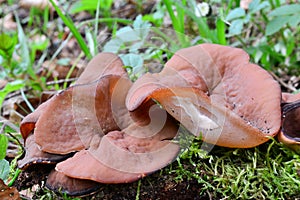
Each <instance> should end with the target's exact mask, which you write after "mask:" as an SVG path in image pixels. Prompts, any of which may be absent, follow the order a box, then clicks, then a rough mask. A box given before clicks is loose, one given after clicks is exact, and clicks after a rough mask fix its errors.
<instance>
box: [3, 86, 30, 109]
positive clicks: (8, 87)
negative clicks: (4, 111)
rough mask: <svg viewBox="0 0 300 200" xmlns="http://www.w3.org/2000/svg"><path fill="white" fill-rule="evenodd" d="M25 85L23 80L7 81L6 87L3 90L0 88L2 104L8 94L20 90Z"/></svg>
mask: <svg viewBox="0 0 300 200" xmlns="http://www.w3.org/2000/svg"><path fill="white" fill-rule="evenodd" d="M24 86H25V84H24V82H23V81H22V80H15V81H13V82H10V83H7V84H6V85H5V87H4V88H3V89H2V90H0V106H2V103H3V101H4V99H5V97H6V95H7V94H9V93H10V92H13V91H16V90H19V89H21V88H22V87H24Z"/></svg>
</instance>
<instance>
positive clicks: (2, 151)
mask: <svg viewBox="0 0 300 200" xmlns="http://www.w3.org/2000/svg"><path fill="white" fill-rule="evenodd" d="M2 126H3V125H2ZM7 146H8V139H7V137H6V136H5V135H3V134H0V160H2V159H4V158H5V156H6V150H7Z"/></svg>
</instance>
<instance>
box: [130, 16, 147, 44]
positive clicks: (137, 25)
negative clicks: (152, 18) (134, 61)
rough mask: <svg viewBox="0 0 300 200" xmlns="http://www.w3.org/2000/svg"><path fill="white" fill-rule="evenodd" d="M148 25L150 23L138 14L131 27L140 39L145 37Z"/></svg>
mask: <svg viewBox="0 0 300 200" xmlns="http://www.w3.org/2000/svg"><path fill="white" fill-rule="evenodd" d="M150 27H151V24H150V23H149V22H147V21H144V20H143V18H142V16H141V15H138V16H137V17H136V19H135V20H134V22H133V29H134V30H135V32H136V33H137V34H138V36H139V37H140V38H141V39H142V40H144V39H145V38H147V36H148V33H149V30H150Z"/></svg>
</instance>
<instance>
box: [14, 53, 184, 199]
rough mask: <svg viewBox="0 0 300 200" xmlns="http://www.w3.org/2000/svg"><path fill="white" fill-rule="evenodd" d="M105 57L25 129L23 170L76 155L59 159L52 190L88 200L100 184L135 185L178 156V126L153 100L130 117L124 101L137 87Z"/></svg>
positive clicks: (116, 62) (26, 121)
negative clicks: (135, 182) (175, 139)
mask: <svg viewBox="0 0 300 200" xmlns="http://www.w3.org/2000/svg"><path fill="white" fill-rule="evenodd" d="M102 55H106V54H102ZM106 56H108V57H107V60H105V58H104V57H102V56H101V55H99V56H97V57H96V58H95V59H93V60H92V61H91V62H90V63H89V64H88V66H87V68H86V69H85V71H84V72H83V73H82V75H81V76H80V77H79V79H78V81H77V83H76V84H75V85H73V86H72V87H69V88H68V89H66V90H64V91H62V92H60V93H58V94H57V95H55V96H53V97H52V98H51V99H50V100H49V101H47V102H46V103H45V104H43V106H42V107H40V108H39V109H37V111H36V113H33V114H32V115H31V116H29V118H28V119H26V118H25V119H24V124H23V125H24V127H25V126H26V125H28V124H29V123H32V125H33V126H30V127H29V126H28V127H29V128H24V135H28V134H30V133H31V132H32V131H33V135H30V136H28V140H27V141H26V144H25V145H26V154H25V157H24V159H23V160H21V161H19V164H20V166H21V167H26V166H28V165H29V164H31V163H35V162H41V163H42V162H43V161H44V162H49V163H50V162H51V163H52V160H51V159H52V158H53V159H54V157H52V156H57V154H60V156H59V155H58V157H55V160H53V163H55V162H56V161H58V159H60V158H62V159H65V158H66V157H64V156H65V155H70V153H73V154H74V155H72V156H71V157H70V158H69V159H67V160H64V161H61V160H59V161H61V162H59V163H58V164H57V165H56V168H55V169H56V171H53V172H51V174H50V175H49V178H48V180H47V186H48V187H49V188H50V189H52V190H55V191H56V190H58V189H59V188H60V187H61V189H62V190H63V191H65V192H67V193H68V194H71V195H83V194H86V193H89V192H91V191H93V190H94V189H95V188H97V186H98V183H97V184H95V182H101V183H124V182H131V181H134V180H137V179H139V178H141V177H143V176H145V175H146V174H149V173H152V172H153V171H156V170H158V169H160V168H162V167H164V166H166V165H167V164H169V163H170V162H172V161H173V160H174V159H175V158H176V156H177V154H178V153H179V146H178V145H177V144H176V143H174V142H173V138H174V137H175V136H176V135H177V132H178V124H177V122H176V121H175V120H174V119H173V118H172V117H170V115H168V114H167V112H166V111H165V110H163V109H161V108H159V106H157V105H156V104H155V103H154V102H153V101H148V102H147V104H144V106H142V107H139V108H138V109H136V112H134V113H130V112H129V111H128V110H127V108H126V105H125V99H126V95H127V93H128V90H129V88H130V87H131V86H132V82H131V81H130V80H129V78H128V77H126V76H125V74H124V68H123V66H122V63H121V62H120V60H119V59H116V56H114V55H112V54H108V55H106ZM98 61H99V62H100V61H101V63H102V64H101V63H100V66H101V67H100V69H99V71H97V70H96V69H95V68H96V67H97V63H98ZM103 63H104V64H103ZM105 63H106V64H105ZM102 65H107V67H105V66H102ZM112 73H113V74H112ZM114 73H115V74H114ZM132 116H135V117H134V118H133V117H132ZM137 116H138V117H137ZM136 117H137V118H136ZM51 155H52V156H51ZM75 185H76V186H75Z"/></svg>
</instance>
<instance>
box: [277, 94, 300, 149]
mask: <svg viewBox="0 0 300 200" xmlns="http://www.w3.org/2000/svg"><path fill="white" fill-rule="evenodd" d="M282 100H283V105H282V115H283V119H282V128H281V131H280V133H279V134H278V140H279V141H280V142H282V143H283V144H285V145H287V146H288V147H290V148H291V149H293V150H295V151H296V152H297V153H300V93H298V94H288V93H283V94H282Z"/></svg>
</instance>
